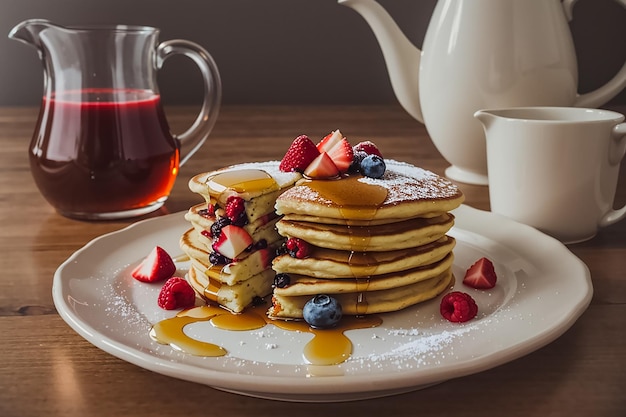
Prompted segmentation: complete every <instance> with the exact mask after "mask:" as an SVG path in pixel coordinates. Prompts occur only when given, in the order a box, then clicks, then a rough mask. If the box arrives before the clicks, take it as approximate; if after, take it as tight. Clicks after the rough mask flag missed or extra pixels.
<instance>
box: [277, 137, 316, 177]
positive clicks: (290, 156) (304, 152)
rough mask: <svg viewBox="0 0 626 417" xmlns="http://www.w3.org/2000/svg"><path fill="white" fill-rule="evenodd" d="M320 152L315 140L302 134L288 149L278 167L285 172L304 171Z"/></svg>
mask: <svg viewBox="0 0 626 417" xmlns="http://www.w3.org/2000/svg"><path fill="white" fill-rule="evenodd" d="M319 154H320V152H319V151H318V150H317V147H316V146H315V144H314V143H313V141H312V140H311V139H309V137H308V136H307V135H300V136H298V137H297V138H295V139H294V140H293V142H292V143H291V146H289V149H287V153H285V156H283V159H282V160H281V161H280V165H279V166H278V169H280V170H281V171H283V172H293V171H297V172H303V171H304V170H305V169H306V167H307V166H309V164H310V163H311V162H312V161H313V160H314V159H315V158H317V156H318V155H319Z"/></svg>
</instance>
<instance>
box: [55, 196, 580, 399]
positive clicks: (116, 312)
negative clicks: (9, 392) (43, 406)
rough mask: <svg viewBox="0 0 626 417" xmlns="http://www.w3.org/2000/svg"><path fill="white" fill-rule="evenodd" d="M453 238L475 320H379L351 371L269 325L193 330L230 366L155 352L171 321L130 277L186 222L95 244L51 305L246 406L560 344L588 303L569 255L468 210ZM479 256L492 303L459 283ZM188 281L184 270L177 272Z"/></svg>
mask: <svg viewBox="0 0 626 417" xmlns="http://www.w3.org/2000/svg"><path fill="white" fill-rule="evenodd" d="M454 214H455V215H456V225H455V226H454V228H453V229H452V230H451V232H450V235H452V236H454V237H455V238H456V239H457V246H456V248H455V263H454V273H455V275H456V276H457V283H456V285H455V289H457V290H460V291H465V292H468V293H470V294H471V295H472V296H473V297H474V299H475V300H476V302H477V304H478V306H479V314H478V316H477V317H476V318H475V319H474V320H471V321H469V322H467V323H463V324H456V323H450V322H448V321H446V320H445V319H443V318H442V317H441V316H440V314H439V301H440V297H438V298H437V299H435V300H432V301H429V302H426V303H423V304H420V305H417V306H414V307H411V308H408V309H406V310H404V311H401V312H398V313H393V314H385V315H382V318H383V324H382V325H381V326H380V327H376V328H372V329H361V330H350V331H348V332H347V333H346V335H347V336H348V337H349V338H350V340H351V341H352V342H353V345H354V350H353V353H352V356H351V357H350V359H348V360H347V361H346V362H344V363H342V364H340V365H334V366H326V367H323V366H310V365H307V364H306V363H305V362H304V360H303V359H302V347H303V346H304V344H305V343H306V342H307V341H308V340H309V338H310V337H312V336H311V335H310V334H309V333H300V332H288V331H283V330H280V329H278V328H276V327H274V326H272V325H267V326H265V327H263V328H262V329H259V330H255V331H244V332H235V331H224V330H220V329H217V328H215V327H213V326H212V325H210V324H209V323H208V322H202V323H194V324H191V325H188V326H187V327H186V328H185V331H186V333H187V334H188V335H190V336H191V337H194V338H197V339H199V340H204V341H212V342H215V341H219V342H218V344H219V345H221V346H223V347H225V348H226V349H227V350H228V352H229V353H228V354H227V355H226V356H224V357H217V358H216V357H196V356H192V355H188V354H185V353H182V352H179V351H176V350H173V349H172V348H170V347H169V346H167V345H160V344H158V343H156V342H155V341H153V340H152V339H151V338H150V337H149V330H150V328H151V325H152V324H154V323H156V322H157V321H159V320H162V319H165V318H168V317H171V316H173V315H174V314H175V313H176V311H164V310H161V309H160V308H159V307H158V306H157V304H156V297H157V294H158V291H159V288H160V285H159V284H157V285H154V284H145V283H140V282H138V281H136V280H134V279H133V278H132V277H130V272H129V271H130V269H131V268H132V267H133V266H134V265H136V264H137V263H138V262H139V261H140V260H141V259H142V258H143V257H145V255H147V254H148V252H149V251H150V250H151V249H152V248H153V247H154V246H155V245H160V246H162V247H163V248H165V249H166V250H167V251H168V252H170V253H171V254H172V255H176V254H179V253H181V252H180V249H179V248H178V239H179V236H180V235H181V233H182V232H183V231H185V230H186V229H187V228H188V223H187V222H186V221H185V220H184V218H183V213H177V214H172V215H168V216H164V217H160V218H156V219H151V220H146V221H141V222H138V223H135V224H133V225H131V226H130V227H128V228H126V229H123V230H120V231H118V232H114V233H110V234H107V235H104V236H102V237H100V238H97V239H95V240H93V241H92V242H90V243H89V244H87V245H86V246H85V247H84V248H82V249H80V250H79V251H77V252H76V253H75V254H73V255H72V256H71V257H70V258H69V259H68V260H67V261H66V262H65V263H63V264H62V265H61V266H60V267H59V269H58V270H57V272H56V274H55V276H54V284H53V297H54V303H55V305H56V308H57V310H58V312H59V314H60V315H61V317H63V319H64V320H65V321H66V322H67V323H68V324H69V325H70V326H71V327H72V328H73V329H74V330H75V331H76V332H78V333H79V334H80V335H81V336H83V337H84V338H85V339H87V340H88V341H89V342H91V343H93V344H94V345H95V346H97V347H99V348H100V349H102V350H104V351H106V352H108V353H110V354H112V355H114V356H117V357H119V358H121V359H123V360H125V361H128V362H130V363H133V364H135V365H138V366H140V367H142V368H145V369H149V370H151V371H154V372H158V373H161V374H165V375H169V376H172V377H175V378H180V379H184V380H188V381H194V382H198V383H202V384H206V385H209V386H212V387H215V388H218V389H221V390H225V391H231V392H237V393H241V394H244V395H250V396H256V397H263V398H272V399H279V400H285V401H344V400H355V399H361V398H374V397H380V396H385V395H391V394H397V393H401V392H406V391H411V390H415V389H419V388H423V387H425V386H428V385H432V384H436V383H440V382H443V381H445V380H448V379H451V378H456V377H460V376H464V375H469V374H472V373H476V372H480V371H482V370H486V369H489V368H492V367H495V366H497V365H500V364H503V363H505V362H508V361H511V360H513V359H516V358H519V357H521V356H523V355H525V354H528V353H530V352H532V351H534V350H536V349H538V348H540V347H542V346H544V345H546V344H548V343H550V342H551V341H553V340H554V339H556V338H557V337H559V336H560V335H561V334H562V333H564V332H565V331H566V330H567V329H568V328H569V327H570V326H571V325H572V324H573V323H574V322H575V321H576V319H577V318H578V317H579V316H580V315H581V314H582V313H583V312H584V311H585V309H586V308H587V306H588V305H589V302H590V301H591V296H592V285H591V277H590V274H589V270H588V268H587V267H586V266H585V264H583V263H582V262H581V261H580V260H579V259H578V258H577V257H575V256H574V255H573V254H572V253H571V252H570V251H569V250H568V249H567V248H566V247H565V246H564V245H562V244H561V243H559V242H558V241H556V240H554V239H552V238H551V237H548V236H546V235H544V234H542V233H540V232H538V231H537V230H535V229H533V228H530V227H528V226H524V225H521V224H519V223H515V222H513V221H510V220H508V219H506V218H504V217H501V216H497V215H494V214H492V213H489V212H484V211H479V210H476V209H473V208H471V207H468V206H461V207H460V208H458V209H457V210H456V211H455V212H454ZM482 256H487V257H489V258H490V259H491V260H492V261H493V262H494V265H495V267H496V272H497V274H498V277H499V280H498V285H497V286H496V287H495V288H493V289H491V290H488V291H481V290H474V289H471V288H468V287H465V286H464V285H463V284H462V283H461V280H462V277H463V275H464V271H465V269H466V268H467V267H469V266H470V265H471V264H472V263H473V262H474V261H475V260H477V259H479V258H480V257H482ZM178 266H179V269H180V270H181V273H183V272H184V269H185V268H186V265H185V264H179V265H178Z"/></svg>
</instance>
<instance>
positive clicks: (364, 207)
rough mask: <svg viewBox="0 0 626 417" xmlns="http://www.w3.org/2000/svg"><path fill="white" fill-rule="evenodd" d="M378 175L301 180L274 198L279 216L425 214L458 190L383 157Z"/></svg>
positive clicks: (445, 205) (452, 204)
mask: <svg viewBox="0 0 626 417" xmlns="http://www.w3.org/2000/svg"><path fill="white" fill-rule="evenodd" d="M385 162H386V165H387V169H386V171H385V174H384V176H383V177H382V178H380V179H375V178H368V177H362V176H359V175H355V176H350V177H347V178H342V179H341V180H310V179H302V180H300V181H299V182H298V183H296V185H295V186H294V187H292V188H290V189H288V190H287V191H285V192H284V193H282V194H281V195H280V197H278V198H277V200H276V212H277V214H279V215H297V216H315V217H319V218H325V219H326V222H329V223H335V224H344V225H345V224H346V220H351V221H356V222H367V221H376V222H380V221H381V220H384V219H394V220H397V219H406V218H414V217H431V216H433V215H437V214H438V213H445V212H448V211H450V210H453V209H455V208H457V207H458V206H460V205H461V203H463V201H464V196H463V193H462V192H461V191H460V190H459V189H458V188H457V186H456V185H455V184H454V183H452V182H451V181H449V180H447V179H446V178H443V177H441V176H439V175H437V174H435V173H433V172H430V171H427V170H424V169H422V168H418V167H416V166H413V165H410V164H407V163H403V162H398V161H394V160H386V161H385Z"/></svg>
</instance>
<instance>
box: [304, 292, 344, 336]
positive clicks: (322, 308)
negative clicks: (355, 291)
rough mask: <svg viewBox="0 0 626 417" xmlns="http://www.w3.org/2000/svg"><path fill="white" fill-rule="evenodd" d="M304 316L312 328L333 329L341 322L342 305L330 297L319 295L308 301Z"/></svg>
mask: <svg viewBox="0 0 626 417" xmlns="http://www.w3.org/2000/svg"><path fill="white" fill-rule="evenodd" d="M302 314H303V316H304V320H305V321H306V322H307V323H309V325H310V326H311V327H314V328H318V329H324V328H329V327H333V326H335V325H337V323H339V320H341V316H342V311H341V304H339V303H338V302H337V300H336V299H334V298H333V297H331V296H329V295H326V294H318V295H316V296H315V297H313V298H311V299H310V300H309V301H307V303H306V304H305V305H304V309H303V311H302Z"/></svg>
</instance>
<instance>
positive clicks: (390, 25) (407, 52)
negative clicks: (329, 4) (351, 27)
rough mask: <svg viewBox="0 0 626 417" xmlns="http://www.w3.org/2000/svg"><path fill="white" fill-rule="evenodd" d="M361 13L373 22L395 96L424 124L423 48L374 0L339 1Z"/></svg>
mask: <svg viewBox="0 0 626 417" xmlns="http://www.w3.org/2000/svg"><path fill="white" fill-rule="evenodd" d="M338 3H339V4H342V5H344V6H348V7H350V8H352V9H353V10H355V11H356V12H358V13H359V14H360V15H361V16H362V17H363V18H364V19H365V21H366V22H367V23H368V24H369V25H370V27H371V28H372V31H373V32H374V35H375V36H376V39H377V40H378V43H379V44H380V48H381V50H382V52H383V56H384V58H385V62H386V64H387V71H388V72H389V78H390V80H391V86H392V88H393V91H394V93H395V95H396V98H397V99H398V101H399V102H400V104H401V105H402V107H404V109H405V110H406V111H407V113H409V114H410V115H411V116H412V117H413V118H415V119H417V120H418V121H420V122H422V123H424V117H423V116H422V109H421V106H420V99H419V81H418V80H419V66H420V57H421V53H422V51H421V50H420V49H418V48H417V47H415V45H413V44H412V43H411V41H410V40H409V39H408V38H407V37H406V36H405V35H404V33H403V32H402V30H401V29H400V28H399V27H398V25H397V24H396V22H394V20H393V19H392V18H391V16H390V15H389V13H387V11H386V10H385V9H384V8H383V7H382V6H381V5H380V4H378V3H377V2H376V1H374V0H338Z"/></svg>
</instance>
